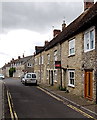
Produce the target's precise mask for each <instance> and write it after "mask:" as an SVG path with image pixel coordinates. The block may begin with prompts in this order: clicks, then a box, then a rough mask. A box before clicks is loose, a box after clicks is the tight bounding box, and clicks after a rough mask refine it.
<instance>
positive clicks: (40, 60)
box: [39, 57, 41, 65]
mask: <svg viewBox="0 0 97 120" xmlns="http://www.w3.org/2000/svg"><path fill="white" fill-rule="evenodd" d="M40 64H41V57H39V65H40Z"/></svg>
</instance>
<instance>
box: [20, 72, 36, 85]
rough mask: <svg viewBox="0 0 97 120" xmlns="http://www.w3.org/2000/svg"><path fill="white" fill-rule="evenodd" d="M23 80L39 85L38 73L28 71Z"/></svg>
mask: <svg viewBox="0 0 97 120" xmlns="http://www.w3.org/2000/svg"><path fill="white" fill-rule="evenodd" d="M21 82H22V83H24V84H25V85H26V84H35V85H37V77H36V73H26V74H25V75H23V76H22V77H21Z"/></svg>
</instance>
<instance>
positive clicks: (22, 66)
mask: <svg viewBox="0 0 97 120" xmlns="http://www.w3.org/2000/svg"><path fill="white" fill-rule="evenodd" d="M10 68H15V70H16V71H15V72H14V74H13V77H20V76H21V75H23V74H24V73H25V72H34V56H32V55H31V56H26V57H24V56H23V57H22V58H21V57H20V56H18V59H12V60H11V61H10V62H9V63H8V64H5V65H4V66H3V67H2V73H3V74H4V75H5V76H6V77H9V69H10Z"/></svg>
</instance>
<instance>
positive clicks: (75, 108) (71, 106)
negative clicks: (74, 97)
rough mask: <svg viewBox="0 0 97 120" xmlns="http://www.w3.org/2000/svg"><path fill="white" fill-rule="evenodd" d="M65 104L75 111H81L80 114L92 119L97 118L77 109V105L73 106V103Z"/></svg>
mask: <svg viewBox="0 0 97 120" xmlns="http://www.w3.org/2000/svg"><path fill="white" fill-rule="evenodd" d="M67 106H68V107H70V108H72V109H73V110H75V111H77V112H80V113H82V114H83V115H84V116H86V117H87V118H92V119H93V120H97V119H95V118H94V117H92V116H91V115H89V114H87V113H85V112H83V111H82V110H80V109H78V108H77V107H75V106H73V105H70V104H68V105H67Z"/></svg>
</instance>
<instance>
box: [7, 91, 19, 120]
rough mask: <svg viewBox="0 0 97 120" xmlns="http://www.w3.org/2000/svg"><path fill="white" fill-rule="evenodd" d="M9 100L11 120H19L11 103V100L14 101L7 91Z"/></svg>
mask: <svg viewBox="0 0 97 120" xmlns="http://www.w3.org/2000/svg"><path fill="white" fill-rule="evenodd" d="M7 98H8V105H9V109H10V115H11V119H12V120H14V119H16V120H18V117H17V114H16V112H15V111H12V107H13V103H12V102H11V101H10V100H12V97H11V94H10V93H9V92H8V90H7ZM11 105H12V106H11Z"/></svg>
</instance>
